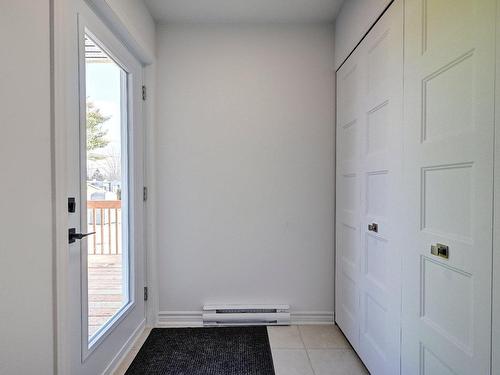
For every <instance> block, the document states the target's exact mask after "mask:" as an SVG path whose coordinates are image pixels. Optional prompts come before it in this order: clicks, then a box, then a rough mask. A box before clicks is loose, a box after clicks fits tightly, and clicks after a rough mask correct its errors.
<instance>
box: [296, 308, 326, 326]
mask: <svg viewBox="0 0 500 375" xmlns="http://www.w3.org/2000/svg"><path fill="white" fill-rule="evenodd" d="M290 315H291V321H292V324H295V325H307V324H325V325H328V324H335V323H334V321H333V311H296V312H292V313H291V314H290Z"/></svg>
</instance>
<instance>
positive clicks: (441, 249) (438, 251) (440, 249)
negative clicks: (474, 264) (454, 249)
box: [431, 243, 450, 259]
mask: <svg viewBox="0 0 500 375" xmlns="http://www.w3.org/2000/svg"><path fill="white" fill-rule="evenodd" d="M431 254H432V255H435V256H437V257H441V258H444V259H448V258H449V257H450V248H449V247H448V246H446V245H443V244H441V243H437V244H435V245H432V246H431Z"/></svg>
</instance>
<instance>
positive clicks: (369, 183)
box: [336, 0, 403, 375]
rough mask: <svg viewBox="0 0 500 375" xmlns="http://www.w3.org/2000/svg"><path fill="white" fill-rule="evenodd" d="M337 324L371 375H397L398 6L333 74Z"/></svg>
mask: <svg viewBox="0 0 500 375" xmlns="http://www.w3.org/2000/svg"><path fill="white" fill-rule="evenodd" d="M337 98H338V102H337V221H336V226H337V228H336V238H337V247H336V249H337V251H336V265H337V269H336V321H337V324H338V325H339V327H340V328H341V329H342V331H343V332H344V333H345V334H346V336H347V338H348V339H349V341H350V342H351V344H352V345H353V347H354V348H355V349H356V351H357V352H358V354H359V356H360V357H361V359H362V360H363V362H364V363H365V365H366V366H367V367H368V369H369V370H370V372H371V373H372V374H374V375H377V374H381V375H382V374H383V375H390V374H399V372H400V327H401V324H400V311H401V283H400V280H401V252H402V246H401V237H400V230H399V227H400V225H401V224H400V220H401V219H400V218H401V214H400V212H399V211H400V207H401V203H402V202H401V198H400V197H401V183H402V182H401V176H402V165H401V161H402V143H403V139H402V128H403V125H402V118H403V113H402V105H403V7H402V1H400V0H397V1H395V2H394V3H393V5H391V7H390V8H389V9H388V10H387V12H386V13H385V14H384V15H383V16H382V18H381V19H380V20H379V21H378V22H377V24H376V25H375V26H374V27H373V28H372V30H371V31H370V32H369V34H368V35H367V36H366V37H365V39H364V40H363V41H362V42H361V44H360V45H359V46H358V47H357V48H356V50H355V51H354V52H353V54H352V55H351V56H350V57H349V59H348V60H347V61H346V62H345V63H344V65H343V66H342V67H341V68H340V69H339V71H338V72H337Z"/></svg>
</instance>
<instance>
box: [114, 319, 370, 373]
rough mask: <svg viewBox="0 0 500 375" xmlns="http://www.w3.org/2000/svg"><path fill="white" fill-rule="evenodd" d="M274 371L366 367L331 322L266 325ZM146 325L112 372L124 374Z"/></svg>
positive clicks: (356, 369)
mask: <svg viewBox="0 0 500 375" xmlns="http://www.w3.org/2000/svg"><path fill="white" fill-rule="evenodd" d="M267 331H268V333H269V341H270V343H271V351H272V353H273V360H274V368H275V371H276V375H365V374H368V371H367V370H366V368H365V367H364V366H363V364H362V363H361V361H360V360H359V358H358V356H357V355H356V353H355V352H354V350H352V348H351V346H350V345H349V343H348V342H347V340H346V339H345V337H344V335H342V333H341V332H340V330H339V329H338V328H337V327H336V326H333V325H324V326H323V325H303V326H286V327H268V328H267ZM150 332H151V330H150V329H146V330H145V331H144V333H143V334H142V335H141V337H140V338H139V340H138V341H137V342H136V343H135V344H134V346H133V347H132V349H131V351H130V352H129V354H128V355H127V356H126V357H125V359H124V361H123V362H122V363H121V365H120V367H119V368H118V369H117V371H116V372H115V373H114V375H123V374H125V371H126V370H127V368H128V366H130V364H131V363H132V361H133V360H134V358H135V356H136V355H137V353H138V352H139V349H140V348H141V346H142V345H143V344H144V341H145V340H146V338H147V337H148V335H149V333H150Z"/></svg>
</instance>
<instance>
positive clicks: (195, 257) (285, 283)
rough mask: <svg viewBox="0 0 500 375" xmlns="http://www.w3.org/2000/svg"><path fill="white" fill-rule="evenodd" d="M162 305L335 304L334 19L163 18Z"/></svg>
mask: <svg viewBox="0 0 500 375" xmlns="http://www.w3.org/2000/svg"><path fill="white" fill-rule="evenodd" d="M157 38H158V52H157V53H158V82H157V98H158V100H157V135H156V149H157V153H156V173H155V174H156V179H157V186H156V190H157V195H158V235H159V237H158V249H159V253H158V259H157V267H158V274H159V290H160V294H159V309H160V310H161V311H164V312H169V311H170V312H172V311H200V309H201V307H202V305H203V304H204V303H217V302H221V303H274V302H277V303H289V304H291V306H292V309H293V311H295V312H297V311H307V312H317V311H327V312H330V313H331V312H332V311H333V293H334V292H333V291H334V285H333V189H334V185H333V178H334V177H333V168H334V167H333V160H334V71H333V66H334V52H333V26H328V25H316V26H312V25H310V26H285V25H282V26H263V25H259V26H230V25H225V26H223V25H219V26H214V25H212V26H211V25H198V26H195V25H190V26H182V25H177V26H162V27H161V28H159V30H158V35H157Z"/></svg>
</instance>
